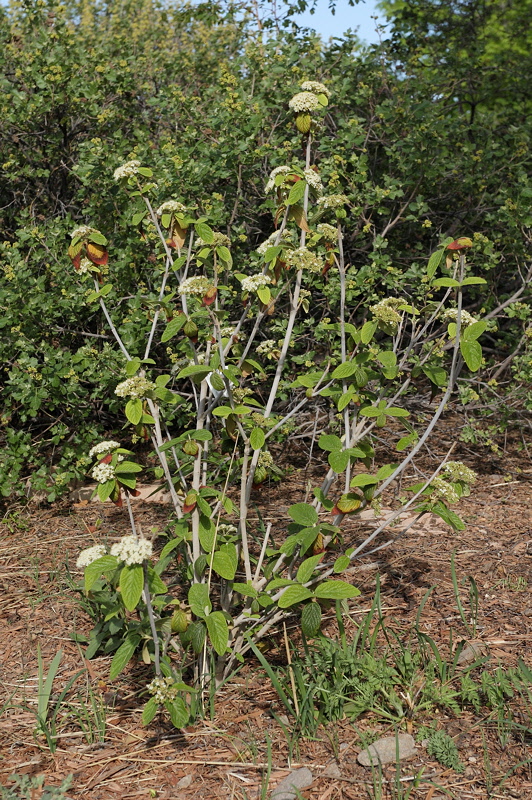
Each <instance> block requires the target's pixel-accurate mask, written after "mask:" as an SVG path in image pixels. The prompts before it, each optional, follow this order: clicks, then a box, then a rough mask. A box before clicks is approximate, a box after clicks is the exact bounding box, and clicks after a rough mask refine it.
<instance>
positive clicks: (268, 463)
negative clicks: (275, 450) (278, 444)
mask: <svg viewBox="0 0 532 800" xmlns="http://www.w3.org/2000/svg"><path fill="white" fill-rule="evenodd" d="M257 463H258V465H259V467H266V468H267V467H273V466H274V465H275V462H274V460H273V456H272V454H271V453H268V452H267V451H261V453H260V454H259V460H258V462H257Z"/></svg>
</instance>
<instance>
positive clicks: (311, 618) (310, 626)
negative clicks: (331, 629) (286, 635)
mask: <svg viewBox="0 0 532 800" xmlns="http://www.w3.org/2000/svg"><path fill="white" fill-rule="evenodd" d="M320 625H321V608H320V605H319V603H307V605H305V606H303V609H302V611H301V630H302V631H303V634H304V635H305V636H306V637H307V639H312V638H313V637H314V636H315V635H316V634H317V632H318V631H319V629H320Z"/></svg>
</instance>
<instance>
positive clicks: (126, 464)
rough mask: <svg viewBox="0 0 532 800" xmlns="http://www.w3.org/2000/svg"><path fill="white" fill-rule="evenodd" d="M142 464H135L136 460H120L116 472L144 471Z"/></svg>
mask: <svg viewBox="0 0 532 800" xmlns="http://www.w3.org/2000/svg"><path fill="white" fill-rule="evenodd" d="M142 469H143V468H142V467H141V466H140V464H135V462H134V461H119V462H118V464H117V465H116V467H115V472H116V473H119V472H142Z"/></svg>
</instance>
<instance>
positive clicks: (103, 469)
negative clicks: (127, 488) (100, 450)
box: [91, 462, 115, 483]
mask: <svg viewBox="0 0 532 800" xmlns="http://www.w3.org/2000/svg"><path fill="white" fill-rule="evenodd" d="M91 475H92V477H93V478H94V480H95V481H97V482H98V483H107V481H112V480H113V478H114V477H115V468H114V467H113V466H112V465H111V464H104V463H102V462H100V463H99V464H96V466H95V467H94V469H93V470H92V472H91Z"/></svg>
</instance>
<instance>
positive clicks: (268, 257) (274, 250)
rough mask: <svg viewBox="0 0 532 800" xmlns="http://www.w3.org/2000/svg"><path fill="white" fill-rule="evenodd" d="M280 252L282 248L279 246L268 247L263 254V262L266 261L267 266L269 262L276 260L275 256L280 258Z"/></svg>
mask: <svg viewBox="0 0 532 800" xmlns="http://www.w3.org/2000/svg"><path fill="white" fill-rule="evenodd" d="M282 252H283V248H282V247H280V246H279V245H274V246H273V247H268V249H267V250H266V252H265V254H264V260H265V261H266V263H267V264H269V263H270V261H273V260H274V259H275V258H277V256H280V255H281V253H282Z"/></svg>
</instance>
